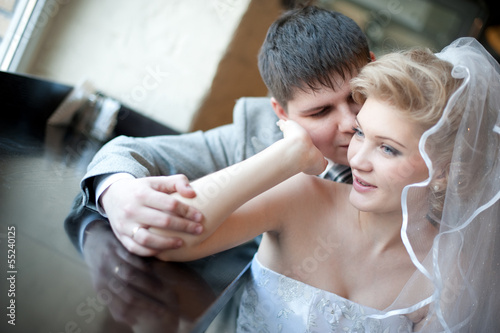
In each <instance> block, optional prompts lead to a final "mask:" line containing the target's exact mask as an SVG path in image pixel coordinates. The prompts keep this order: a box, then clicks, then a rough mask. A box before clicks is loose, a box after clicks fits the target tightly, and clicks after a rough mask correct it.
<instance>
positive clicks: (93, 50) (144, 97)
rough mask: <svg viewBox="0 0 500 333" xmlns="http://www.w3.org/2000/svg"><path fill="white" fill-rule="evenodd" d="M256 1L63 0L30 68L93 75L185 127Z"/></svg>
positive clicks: (54, 75)
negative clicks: (249, 8)
mask: <svg viewBox="0 0 500 333" xmlns="http://www.w3.org/2000/svg"><path fill="white" fill-rule="evenodd" d="M249 3H250V0H208V1H207V0H183V1H177V0H148V1H143V0H125V1H123V0H64V1H56V4H57V5H58V8H57V15H55V16H54V18H53V21H52V22H51V25H50V28H49V29H50V30H49V31H47V33H46V35H45V36H46V37H45V39H44V40H43V42H42V43H41V47H40V48H39V50H38V52H37V54H36V56H35V57H34V61H33V62H32V63H31V65H30V66H29V67H28V69H27V70H26V72H27V73H28V74H33V75H37V76H41V77H44V78H48V79H51V80H55V81H57V82H61V83H65V84H70V85H77V84H79V83H80V82H82V81H83V80H88V81H90V82H91V83H92V84H93V85H94V86H95V87H96V88H97V89H98V90H101V91H103V92H104V93H106V94H108V95H110V96H113V97H115V98H117V99H119V100H120V101H122V102H123V103H124V104H126V105H128V106H130V107H132V108H134V109H136V110H138V111H140V112H141V113H143V114H145V115H148V116H150V117H151V118H153V119H155V120H158V121H159V122H161V123H164V124H166V125H169V126H171V127H173V128H175V129H177V130H179V131H186V130H188V129H189V127H190V124H191V120H192V118H193V115H194V114H195V113H196V111H197V110H198V108H199V107H200V104H201V103H202V101H203V100H204V99H205V96H206V94H207V93H208V92H210V87H211V85H212V81H213V79H214V76H215V74H216V71H217V66H218V64H219V62H220V60H221V59H222V58H223V56H224V55H225V51H226V47H227V45H228V44H229V43H230V41H231V40H232V37H233V34H234V31H235V30H236V28H237V27H238V24H239V22H240V19H241V17H242V16H243V14H244V13H245V12H246V10H247V8H248V4H249Z"/></svg>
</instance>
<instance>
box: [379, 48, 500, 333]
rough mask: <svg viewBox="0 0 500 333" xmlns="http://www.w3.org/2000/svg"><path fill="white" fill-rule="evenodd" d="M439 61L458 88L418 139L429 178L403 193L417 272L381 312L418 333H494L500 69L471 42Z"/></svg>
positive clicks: (498, 320)
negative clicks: (417, 320)
mask: <svg viewBox="0 0 500 333" xmlns="http://www.w3.org/2000/svg"><path fill="white" fill-rule="evenodd" d="M436 55H437V56H438V57H439V58H441V59H443V60H446V61H448V62H450V63H451V64H452V65H453V71H452V75H453V77H455V78H462V79H463V82H462V84H461V86H460V88H459V89H458V90H457V91H456V92H455V93H454V94H453V95H452V96H451V98H450V99H449V101H448V103H447V105H446V107H445V110H444V113H443V116H442V117H441V119H440V120H439V121H438V123H437V124H436V125H435V126H433V127H432V128H430V129H429V130H427V131H426V132H425V133H424V135H423V136H422V138H421V140H420V152H421V154H422V156H423V157H424V160H425V162H426V163H427V166H428V168H429V170H430V176H429V178H428V179H427V180H426V181H424V182H422V183H418V184H413V185H409V186H407V187H406V188H405V189H404V190H403V194H402V199H401V200H402V201H401V202H402V206H403V224H402V228H401V236H402V239H403V243H404V245H405V247H406V249H407V251H408V253H409V255H410V257H411V259H412V261H413V263H414V264H415V266H416V268H417V270H416V272H415V273H414V274H413V276H412V277H411V278H410V280H409V281H408V282H407V284H406V285H405V287H404V288H403V290H402V291H401V293H400V294H399V296H398V298H397V299H396V300H395V301H394V303H393V304H392V305H391V306H390V307H389V308H387V309H386V311H388V314H387V315H393V314H413V315H415V314H417V315H418V314H420V315H422V316H424V319H423V320H424V321H423V322H422V323H423V327H422V328H421V329H419V331H422V332H499V331H500V235H499V234H500V200H499V199H500V66H499V64H498V62H497V61H496V60H495V59H494V58H493V57H492V56H491V55H490V54H489V53H488V52H487V51H486V50H485V49H484V48H483V46H482V45H481V44H480V43H478V42H477V41H476V40H475V39H473V38H461V39H458V40H456V41H455V42H453V43H452V44H451V45H449V46H448V47H446V48H445V49H443V50H442V51H441V52H440V53H437V54H436ZM447 152H452V154H450V155H449V156H448V155H447ZM450 159H451V161H450ZM443 161H446V162H443ZM443 163H444V165H443ZM448 168H449V172H447V173H446V172H444V171H443V170H447V169H448ZM434 184H436V185H434ZM440 184H442V188H439V186H440ZM434 186H437V187H436V189H435V190H433V189H434ZM436 197H441V206H439V207H438V208H436V206H435V205H434V204H433V199H434V198H436ZM437 201H439V200H437ZM384 316H385V315H384Z"/></svg>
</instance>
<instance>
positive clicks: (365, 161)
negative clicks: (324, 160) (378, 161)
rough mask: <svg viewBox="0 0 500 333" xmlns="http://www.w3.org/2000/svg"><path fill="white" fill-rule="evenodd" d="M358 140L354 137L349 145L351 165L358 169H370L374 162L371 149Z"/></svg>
mask: <svg viewBox="0 0 500 333" xmlns="http://www.w3.org/2000/svg"><path fill="white" fill-rule="evenodd" d="M356 140H357V139H356V138H353V139H352V140H351V144H350V145H349V165H350V166H351V168H353V169H356V170H361V171H370V170H371V169H372V163H371V159H370V152H369V149H368V147H367V145H366V144H364V143H362V142H356Z"/></svg>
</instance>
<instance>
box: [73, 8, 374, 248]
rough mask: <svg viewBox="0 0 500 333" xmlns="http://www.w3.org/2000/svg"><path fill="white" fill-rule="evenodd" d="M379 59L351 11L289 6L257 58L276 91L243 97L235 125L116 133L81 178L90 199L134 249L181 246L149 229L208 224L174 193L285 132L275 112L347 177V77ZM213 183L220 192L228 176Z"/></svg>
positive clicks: (350, 122)
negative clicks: (304, 134)
mask: <svg viewBox="0 0 500 333" xmlns="http://www.w3.org/2000/svg"><path fill="white" fill-rule="evenodd" d="M373 59H374V56H373V54H372V53H371V52H370V51H369V49H368V44H367V41H366V38H365V36H364V34H363V32H362V31H361V29H360V28H359V27H358V26H357V25H356V23H355V22H354V21H353V20H351V19H350V18H348V17H346V16H344V15H342V14H340V13H336V12H332V11H328V10H325V9H321V8H318V7H315V6H308V7H304V8H301V9H295V10H291V11H288V12H286V13H284V14H283V15H282V16H281V17H280V18H278V19H277V20H276V21H275V22H274V23H273V24H272V25H271V27H270V28H269V31H268V33H267V36H266V39H265V41H264V43H263V45H262V48H261V50H260V53H259V58H258V60H259V70H260V73H261V76H262V79H263V80H264V82H265V84H266V86H267V87H268V89H269V92H270V94H271V96H272V97H270V98H264V97H263V98H241V99H240V100H238V102H237V103H236V106H235V108H234V113H233V123H232V124H229V125H225V126H221V127H217V128H214V129H212V130H209V131H206V132H200V131H198V132H194V133H188V134H183V135H177V136H157V137H149V138H130V137H118V138H116V139H114V140H112V141H110V142H109V143H108V144H106V145H105V146H104V147H103V148H102V149H101V150H100V151H99V152H98V153H97V154H96V156H95V157H94V159H93V161H92V162H91V163H90V165H89V167H88V171H87V174H86V175H85V176H84V178H83V180H82V182H81V187H82V190H83V192H84V197H85V202H86V205H88V206H89V207H91V208H94V209H96V210H98V211H99V212H100V213H101V214H103V215H104V216H106V217H107V218H108V219H109V222H110V224H111V227H112V229H113V231H114V233H115V235H116V236H117V238H118V239H119V240H120V241H121V243H122V244H123V245H124V246H125V247H126V248H127V249H128V250H129V251H131V252H132V253H135V254H137V255H141V256H154V255H155V254H157V253H159V252H161V251H162V250H165V249H170V248H176V247H179V246H182V242H181V240H180V239H176V238H166V237H162V236H160V235H157V234H153V233H152V232H150V231H149V230H148V228H149V227H155V228H167V229H172V230H178V231H181V232H187V233H191V234H198V233H201V232H203V226H202V225H201V224H200V223H199V222H200V221H201V220H202V218H203V217H202V216H201V214H200V213H199V212H197V211H195V210H194V209H193V208H191V207H188V206H186V205H184V204H182V203H180V202H178V201H176V200H175V199H173V198H172V197H170V196H169V194H170V193H172V192H179V193H180V194H181V195H183V196H188V197H192V196H195V195H196V194H195V193H194V192H193V190H192V189H191V188H190V187H189V184H188V179H189V180H193V179H196V178H199V177H202V176H204V175H206V174H208V173H212V172H214V171H217V170H219V169H222V168H225V167H227V166H228V165H231V164H234V163H237V162H240V161H241V160H243V159H246V158H248V157H250V156H252V155H254V154H256V153H258V152H259V151H261V150H262V149H264V148H265V147H267V146H269V145H270V144H272V143H273V142H275V141H277V140H279V139H281V138H282V133H281V132H280V130H279V128H278V127H277V126H276V121H277V120H278V119H292V120H295V121H296V122H298V123H299V124H300V125H301V126H302V127H304V128H305V129H306V130H307V131H308V133H309V134H310V135H311V138H312V140H313V142H314V144H315V145H316V146H317V147H318V148H319V149H320V150H321V152H322V153H323V154H324V156H325V157H326V158H327V159H328V160H329V162H330V163H329V166H328V168H327V170H326V171H325V172H324V174H326V173H327V172H328V174H329V175H328V176H327V177H329V178H330V179H332V180H334V181H339V182H349V181H350V180H351V175H350V169H349V167H348V166H346V165H347V147H348V144H349V141H350V139H351V136H352V134H353V130H352V128H353V126H354V117H355V115H356V114H357V112H358V111H359V108H360V106H358V105H356V104H355V103H354V101H353V100H352V99H351V91H350V87H349V80H350V79H351V78H352V77H354V76H356V75H357V73H358V71H359V70H360V69H361V68H362V67H363V66H364V65H365V64H366V63H368V62H369V61H371V60H373ZM324 174H322V175H321V176H325V175H324ZM153 176H163V177H153ZM249 181H251V179H249ZM216 187H217V188H215V190H220V191H223V190H224V186H223V182H221V183H220V184H217V186H216ZM253 245H255V244H253ZM255 248H256V247H255Z"/></svg>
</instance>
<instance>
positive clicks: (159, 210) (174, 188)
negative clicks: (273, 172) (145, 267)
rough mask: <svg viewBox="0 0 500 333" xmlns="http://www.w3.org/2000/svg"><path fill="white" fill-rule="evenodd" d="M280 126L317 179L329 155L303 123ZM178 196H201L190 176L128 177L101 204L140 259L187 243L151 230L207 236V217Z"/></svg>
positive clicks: (300, 162)
mask: <svg viewBox="0 0 500 333" xmlns="http://www.w3.org/2000/svg"><path fill="white" fill-rule="evenodd" d="M277 125H278V126H279V128H280V129H281V131H282V132H283V136H284V139H283V140H285V141H288V142H289V143H290V144H289V145H288V146H289V148H290V149H293V152H294V154H293V156H294V159H295V160H294V161H293V163H297V164H298V165H300V170H302V172H304V173H307V174H310V175H317V174H320V173H321V172H322V171H323V170H324V169H325V167H326V165H327V162H326V160H325V159H324V157H323V154H322V153H321V152H320V151H319V150H318V149H317V148H316V147H315V146H314V144H313V143H312V140H311V138H310V136H309V134H308V133H307V131H306V130H304V129H303V128H302V127H301V126H300V125H299V124H297V123H296V122H294V121H292V120H286V121H285V120H280V121H278V123H277ZM173 193H178V194H179V195H181V196H182V197H185V198H193V197H195V196H196V192H195V191H194V190H193V188H191V186H190V185H189V180H188V178H187V177H186V176H184V175H173V176H160V177H146V178H138V179H123V180H119V181H117V182H115V183H113V184H112V185H111V186H110V187H109V188H108V189H107V190H106V191H105V192H104V193H103V194H102V195H101V199H100V200H101V201H100V204H101V206H102V207H103V208H104V210H105V211H106V214H107V216H108V220H109V223H110V225H111V228H112V230H113V232H114V234H115V235H116V237H117V238H118V239H119V240H120V242H121V243H122V244H123V246H124V247H125V248H126V249H127V250H128V251H130V252H132V253H134V254H137V255H140V256H155V255H157V254H159V253H161V252H162V251H164V250H169V249H175V248H178V247H181V246H182V245H183V240H182V239H181V238H178V237H169V236H165V235H160V234H158V233H153V232H150V231H149V230H148V229H149V228H157V229H166V230H172V231H180V232H184V233H187V234H192V235H197V234H201V233H202V232H203V225H202V223H201V222H202V220H203V214H202V212H200V211H198V210H196V209H195V208H193V207H191V206H189V205H188V204H186V203H183V202H181V201H179V200H177V199H175V198H174V197H173V196H172V194H173Z"/></svg>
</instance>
